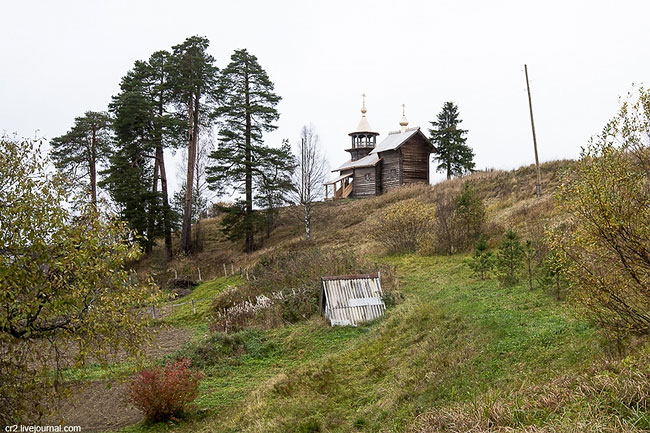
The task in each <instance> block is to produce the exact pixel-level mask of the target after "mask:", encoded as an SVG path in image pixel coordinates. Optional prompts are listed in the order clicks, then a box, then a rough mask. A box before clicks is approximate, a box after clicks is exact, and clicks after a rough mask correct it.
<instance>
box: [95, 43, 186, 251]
mask: <svg viewBox="0 0 650 433" xmlns="http://www.w3.org/2000/svg"><path fill="white" fill-rule="evenodd" d="M168 58H169V53H167V52H164V51H158V52H156V53H154V54H153V55H152V56H151V58H150V59H149V62H141V61H137V62H135V64H134V67H133V69H131V70H130V71H129V72H128V73H127V74H126V75H125V76H124V77H123V78H122V81H121V83H120V92H119V93H118V94H117V95H116V96H114V97H113V101H112V102H111V104H110V110H111V112H112V113H113V115H114V118H115V121H114V130H115V138H116V142H117V143H116V148H115V152H114V153H113V155H112V156H111V157H110V164H109V167H108V169H107V170H106V171H104V174H105V176H106V178H105V179H104V181H103V182H102V185H103V186H105V187H106V188H107V189H108V190H109V192H110V194H111V197H112V199H113V200H114V201H115V203H116V204H117V205H118V206H119V209H120V212H121V216H122V218H123V219H124V220H126V221H127V222H128V223H129V225H130V227H131V228H132V229H133V230H134V231H135V232H136V233H137V234H138V235H139V239H140V242H141V244H142V245H143V247H145V249H147V250H149V249H150V248H151V246H152V245H153V243H154V241H155V238H157V237H160V236H164V237H165V247H166V253H167V257H168V258H169V257H170V256H171V249H172V246H171V230H172V227H173V225H174V223H173V221H172V219H173V217H174V214H173V212H172V210H171V207H170V205H169V199H168V192H167V177H166V170H165V163H164V149H165V148H166V147H176V146H177V145H178V143H179V141H180V140H179V138H180V136H181V134H182V129H181V128H180V126H181V125H182V123H181V122H180V120H179V119H178V117H176V116H175V115H174V114H173V113H172V112H171V111H170V108H171V107H170V102H171V95H170V90H169V88H168V85H167V70H166V69H167V67H166V66H165V65H166V63H167V62H168ZM159 179H160V180H161V190H160V191H158V180H159Z"/></svg>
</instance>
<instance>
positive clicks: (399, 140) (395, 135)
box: [368, 127, 429, 156]
mask: <svg viewBox="0 0 650 433" xmlns="http://www.w3.org/2000/svg"><path fill="white" fill-rule="evenodd" d="M418 133H419V134H421V135H422V137H424V139H425V140H426V137H425V136H424V134H422V132H421V131H420V128H419V127H416V128H408V129H407V130H406V131H405V132H400V131H395V132H389V133H388V136H387V137H386V138H384V139H383V140H382V141H381V143H379V144H378V145H377V146H376V147H375V148H374V149H373V150H372V152H370V155H376V154H378V153H379V152H386V151H387V150H395V149H398V148H399V147H400V146H401V145H402V144H404V143H405V142H406V140H408V139H409V138H411V137H413V136H414V135H416V134H418ZM428 141H429V140H427V142H428ZM370 155H368V156H370Z"/></svg>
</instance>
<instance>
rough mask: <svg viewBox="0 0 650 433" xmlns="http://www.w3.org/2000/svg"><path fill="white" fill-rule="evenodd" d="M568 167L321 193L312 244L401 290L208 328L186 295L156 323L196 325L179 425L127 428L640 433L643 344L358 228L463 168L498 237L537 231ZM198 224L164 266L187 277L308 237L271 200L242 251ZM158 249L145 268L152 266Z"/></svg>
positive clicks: (231, 284) (457, 184) (211, 289)
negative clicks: (623, 347)
mask: <svg viewBox="0 0 650 433" xmlns="http://www.w3.org/2000/svg"><path fill="white" fill-rule="evenodd" d="M570 164H571V163H570V162H567V161H560V162H552V163H547V164H544V165H543V166H542V168H543V180H544V181H543V188H544V196H543V197H542V198H537V197H535V196H534V184H535V171H534V168H533V167H524V168H521V169H519V170H515V171H511V172H500V171H495V172H482V173H476V174H474V175H472V176H468V177H467V178H464V179H457V180H452V181H448V182H443V183H440V184H437V185H434V186H427V187H415V188H405V189H401V190H399V191H395V192H392V193H390V194H386V195H384V196H381V197H376V198H371V199H365V200H345V201H337V202H327V203H321V204H319V206H318V208H317V210H316V218H315V221H314V226H313V237H314V241H313V242H312V243H311V244H310V245H316V246H318V247H320V248H322V249H323V250H324V251H329V250H337V251H344V252H345V253H346V254H350V255H354V256H357V257H366V258H369V259H370V260H374V261H376V262H381V263H384V264H387V265H390V266H393V267H395V269H396V272H397V276H398V279H399V281H400V289H401V294H402V298H403V301H402V302H401V303H398V304H397V305H394V306H391V307H390V308H389V309H388V311H387V314H386V316H385V317H383V318H381V319H379V320H377V321H375V322H372V323H368V324H366V325H364V326H359V327H357V328H350V327H336V328H331V327H329V326H328V325H327V323H326V322H325V321H324V320H322V319H321V318H318V317H313V318H311V319H309V320H303V321H299V322H297V323H293V324H288V325H286V326H282V327H271V328H266V327H261V328H259V327H258V328H253V329H245V330H242V331H239V332H235V333H231V334H228V335H225V334H221V333H216V334H215V333H212V332H209V331H208V330H207V328H208V318H209V307H208V305H207V304H206V305H204V306H201V307H200V308H199V311H198V314H197V315H193V314H190V310H189V308H190V307H189V306H188V305H185V306H183V307H181V308H179V309H177V310H175V311H174V312H172V313H171V315H169V316H167V317H165V318H164V319H163V320H162V323H166V324H168V325H170V326H173V327H177V328H184V329H186V330H188V331H190V332H191V334H192V335H193V337H192V339H191V340H192V341H190V342H188V343H187V344H186V346H185V347H184V348H183V349H181V350H179V351H178V352H176V353H175V354H173V355H172V356H174V357H189V358H191V359H192V361H193V363H194V365H195V367H197V368H200V369H202V370H203V371H204V372H205V373H206V377H205V379H204V381H203V383H202V385H201V390H200V395H199V398H198V399H197V401H196V405H197V408H196V410H195V411H193V412H191V413H190V414H189V415H188V417H186V419H184V420H180V421H178V422H173V423H167V424H154V425H148V424H143V423H139V424H136V425H134V426H131V427H127V428H125V429H124V431H126V432H163V431H164V432H167V431H169V432H349V431H366V432H386V431H390V432H403V431H408V432H422V433H429V432H492V431H503V432H506V431H507V432H513V431H518V432H542V431H543V432H602V431H612V432H614V431H617V432H618V431H621V432H637V431H647V429H650V414H649V412H648V402H649V401H650V367H648V366H649V365H650V363H649V362H648V360H650V354H649V353H648V352H649V351H648V350H647V349H646V348H645V347H646V346H644V344H645V343H644V342H639V343H638V347H637V348H635V349H633V350H631V351H630V354H629V356H627V357H626V358H624V359H620V358H619V357H617V356H616V355H614V354H613V352H612V351H611V350H610V347H609V346H608V345H607V344H606V342H605V341H604V340H602V338H601V337H600V336H599V333H598V331H597V330H596V329H595V328H593V327H592V326H591V325H590V324H589V323H588V322H586V321H585V320H584V319H583V318H582V317H581V315H580V314H579V312H577V311H575V310H574V309H573V307H572V306H571V304H569V303H567V302H566V301H557V300H556V299H555V297H554V296H552V295H551V294H549V293H545V292H544V291H543V290H541V289H539V288H536V289H535V290H533V291H531V290H529V289H528V287H527V286H526V287H524V286H523V285H518V286H515V287H511V288H502V287H500V286H499V285H498V283H497V282H496V281H495V280H488V281H478V280H476V279H475V278H474V277H473V276H472V274H471V272H470V270H469V267H468V266H467V264H466V263H465V262H466V260H467V256H466V255H463V254H458V255H453V256H420V255H404V256H385V255H382V252H381V248H379V246H378V245H377V244H375V242H374V241H373V240H372V237H371V236H370V231H371V230H372V227H373V221H374V220H375V219H376V218H377V217H378V216H379V215H380V214H381V212H382V210H383V209H385V208H386V207H387V206H389V205H390V204H392V203H395V202H398V201H401V200H407V199H410V198H415V197H417V198H418V199H419V200H421V201H424V202H430V203H435V202H436V201H437V200H440V199H441V198H442V197H444V196H446V195H453V194H456V193H457V192H458V191H460V189H461V187H462V184H463V182H465V181H469V182H471V183H472V185H473V186H474V188H475V189H476V190H477V191H478V193H479V194H480V195H481V197H482V198H483V200H484V202H485V203H486V206H487V215H488V224H487V226H488V232H489V233H490V234H492V235H493V237H494V238H495V239H496V237H497V235H500V233H501V232H502V231H503V230H504V229H507V228H515V229H516V230H518V231H519V232H520V233H522V234H524V235H525V236H539V235H540V234H541V232H542V231H543V228H544V226H545V225H548V224H550V223H552V222H553V221H554V220H555V219H556V218H558V215H557V214H556V210H555V208H554V205H553V199H552V196H551V194H550V192H552V190H553V189H554V188H555V187H556V186H557V185H558V182H559V177H560V172H561V171H562V170H564V169H565V168H566V167H567V166H568V165H570ZM201 224H202V227H201V230H203V232H204V233H205V234H206V237H205V240H204V250H203V251H202V252H201V253H198V254H197V255H196V256H194V257H192V258H191V259H179V260H176V261H175V262H173V263H171V264H170V265H169V267H168V269H175V270H176V271H177V272H179V273H187V274H191V273H192V272H194V270H195V269H196V268H198V267H200V268H201V269H202V272H203V276H204V277H203V278H204V279H207V278H206V277H205V275H208V276H209V277H212V276H214V277H217V276H218V275H220V273H222V272H223V271H222V269H223V268H222V266H223V264H224V263H234V264H235V265H236V266H243V267H246V266H250V265H252V264H254V263H255V262H256V261H258V260H260V259H261V258H263V257H268V256H269V255H271V254H273V253H274V252H277V251H299V250H301V249H302V248H304V247H305V243H304V242H303V241H302V240H301V237H302V228H301V224H300V220H299V218H298V215H297V210H296V209H292V208H287V209H284V210H283V211H282V213H281V215H280V219H279V222H278V227H277V228H276V229H275V230H274V232H273V233H272V235H271V237H270V238H268V239H265V240H264V245H263V246H262V247H261V248H260V249H259V250H258V251H256V252H255V253H254V254H253V255H250V256H245V255H244V254H242V253H240V252H238V248H233V245H231V244H230V243H229V242H227V241H226V240H225V239H224V238H223V236H222V235H221V233H220V232H219V230H218V220H209V221H203V222H202V223H201ZM156 254H160V252H156V253H154V254H153V255H152V256H151V257H149V258H148V259H147V260H146V261H145V262H143V263H142V264H141V266H143V267H146V266H151V267H152V268H153V269H156V267H158V269H161V270H162V272H163V273H164V272H165V271H167V269H164V268H163V267H162V266H161V265H160V264H159V260H160V257H157V256H156ZM168 273H169V271H167V274H168ZM244 281H245V280H244V279H241V278H239V277H237V276H235V277H232V276H229V277H227V278H224V277H217V278H216V279H214V280H213V281H211V282H207V283H204V284H202V285H201V286H199V287H198V288H196V289H195V290H194V292H193V293H192V294H191V295H190V298H192V297H195V298H196V299H202V298H205V297H216V296H218V295H219V294H220V293H222V292H223V291H225V290H237V289H236V287H237V286H238V285H240V284H244ZM274 289H277V288H269V290H274ZM188 299H189V298H188ZM116 370H119V368H118V369H116ZM106 375H108V376H109V377H110V373H106V374H103V373H101V374H99V375H96V377H100V378H105V377H106ZM121 377H125V376H124V374H122V376H121ZM116 379H117V377H116Z"/></svg>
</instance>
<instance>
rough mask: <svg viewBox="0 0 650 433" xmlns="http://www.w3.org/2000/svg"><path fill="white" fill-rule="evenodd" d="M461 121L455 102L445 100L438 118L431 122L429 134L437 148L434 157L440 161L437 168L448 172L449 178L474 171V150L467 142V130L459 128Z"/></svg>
mask: <svg viewBox="0 0 650 433" xmlns="http://www.w3.org/2000/svg"><path fill="white" fill-rule="evenodd" d="M461 122H462V120H460V119H459V118H458V107H457V106H456V104H454V103H453V102H445V104H444V105H443V107H442V111H441V112H440V113H438V120H437V121H436V122H430V123H431V125H432V126H433V128H432V129H429V134H431V142H432V143H433V145H434V146H435V148H436V149H435V151H434V153H433V157H434V160H436V161H437V162H438V163H439V164H438V167H437V168H436V170H437V171H441V172H446V173H447V179H451V177H452V176H461V175H463V174H465V173H468V172H471V171H474V152H473V151H472V149H471V148H470V147H469V146H467V145H466V144H465V142H466V141H467V138H466V137H465V134H467V130H465V129H460V128H458V125H459V124H460V123H461Z"/></svg>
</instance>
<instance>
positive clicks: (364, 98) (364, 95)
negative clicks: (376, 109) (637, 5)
mask: <svg viewBox="0 0 650 433" xmlns="http://www.w3.org/2000/svg"><path fill="white" fill-rule="evenodd" d="M361 96H363V106H364V107H365V106H366V94H365V93H362V94H361Z"/></svg>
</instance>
